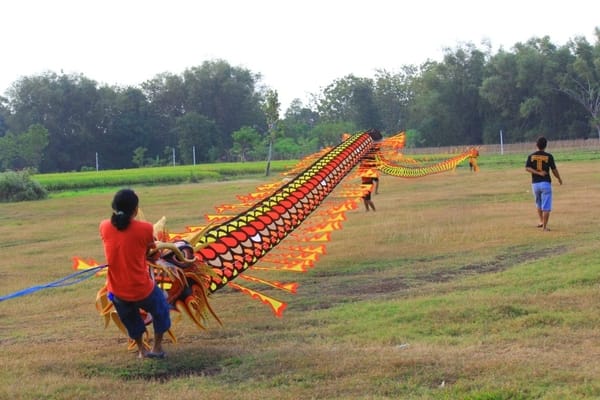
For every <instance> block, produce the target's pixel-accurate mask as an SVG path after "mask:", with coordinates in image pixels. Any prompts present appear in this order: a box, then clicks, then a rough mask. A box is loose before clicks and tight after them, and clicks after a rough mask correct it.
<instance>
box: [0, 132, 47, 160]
mask: <svg viewBox="0 0 600 400" xmlns="http://www.w3.org/2000/svg"><path fill="white" fill-rule="evenodd" d="M47 146H48V130H47V129H46V128H44V127H43V126H42V125H39V124H36V125H32V126H30V127H29V129H28V130H27V132H24V133H21V134H19V135H15V134H13V133H11V132H8V133H7V134H6V135H4V136H2V137H0V170H3V171H5V170H13V169H14V170H20V169H24V168H32V169H34V170H38V169H39V166H40V163H41V162H42V159H43V157H44V152H45V150H46V147H47Z"/></svg>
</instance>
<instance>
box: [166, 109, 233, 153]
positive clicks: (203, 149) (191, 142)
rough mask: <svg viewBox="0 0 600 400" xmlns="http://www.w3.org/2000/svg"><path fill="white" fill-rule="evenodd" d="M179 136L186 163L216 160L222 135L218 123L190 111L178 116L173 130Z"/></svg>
mask: <svg viewBox="0 0 600 400" xmlns="http://www.w3.org/2000/svg"><path fill="white" fill-rule="evenodd" d="M172 134H173V135H174V137H176V138H177V146H178V150H179V157H180V159H181V160H182V162H183V163H184V164H192V163H193V162H194V158H195V161H196V162H197V163H206V162H214V161H215V159H216V157H217V155H218V153H217V151H216V149H219V148H220V147H221V146H220V143H219V141H220V139H221V136H220V135H219V131H218V128H217V124H215V122H214V121H211V120H210V119H208V118H207V117H205V116H204V115H200V114H198V113H196V112H188V113H186V114H185V115H183V116H181V117H179V118H177V121H176V123H175V128H174V129H173V131H172Z"/></svg>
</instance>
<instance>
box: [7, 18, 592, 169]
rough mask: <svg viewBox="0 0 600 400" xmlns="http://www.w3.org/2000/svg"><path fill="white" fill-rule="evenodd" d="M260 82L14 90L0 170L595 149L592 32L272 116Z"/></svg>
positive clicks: (345, 86)
mask: <svg viewBox="0 0 600 400" xmlns="http://www.w3.org/2000/svg"><path fill="white" fill-rule="evenodd" d="M277 96H278V95H277V91H276V90H274V89H271V88H267V87H264V85H262V83H261V76H260V74H259V73H255V72H252V71H250V70H248V69H246V68H242V67H236V66H232V65H230V64H229V63H228V62H227V61H225V60H211V61H206V62H204V63H203V64H202V65H200V66H197V67H192V68H189V69H186V70H185V71H184V72H183V73H181V74H173V73H162V74H158V75H156V76H155V77H154V78H153V79H151V80H149V81H146V82H143V83H141V84H140V85H139V86H126V87H118V86H108V85H99V84H98V83H97V82H96V81H94V80H92V79H89V78H87V77H85V76H84V75H82V74H79V75H77V74H70V75H69V74H64V73H60V74H58V73H55V72H46V73H43V74H40V75H35V76H28V77H23V78H21V79H19V80H17V81H16V82H14V83H13V84H12V86H11V88H9V90H7V92H6V93H5V95H4V96H3V97H0V171H6V170H19V169H25V168H30V169H34V170H37V171H39V172H60V171H77V170H85V169H93V168H97V167H99V168H101V169H120V168H131V167H144V166H153V165H168V164H169V163H177V164H192V163H207V162H218V161H245V160H261V159H268V160H269V161H270V160H271V159H292V158H299V157H302V156H303V155H306V154H310V153H313V152H315V151H317V150H319V149H320V148H322V147H324V146H330V145H335V144H337V143H339V140H340V135H341V133H343V132H356V131H359V130H366V129H370V128H376V129H379V130H380V131H382V132H383V133H384V135H393V134H395V133H397V132H400V131H406V132H407V133H408V135H407V136H408V143H407V145H408V146H414V147H419V146H424V147H435V146H449V145H477V144H491V143H497V142H498V137H499V133H500V132H502V135H503V137H504V140H505V142H507V143H510V142H523V141H532V140H533V139H534V138H535V137H536V136H538V135H540V134H544V135H547V136H548V137H549V138H551V139H552V140H560V139H576V138H596V137H597V138H600V29H599V28H596V29H595V42H594V43H589V42H588V41H587V39H586V38H584V37H575V38H573V39H571V40H569V41H568V43H566V44H564V45H561V46H557V45H555V44H553V43H552V42H551V40H550V38H549V37H547V36H546V37H542V38H531V39H529V40H528V41H526V42H523V43H521V42H519V43H517V44H515V45H514V46H513V47H512V48H511V49H510V50H505V49H500V50H498V51H497V52H496V53H494V54H492V52H491V46H490V45H489V44H485V43H484V44H482V45H481V46H480V47H477V46H475V45H474V44H472V43H465V44H459V45H457V46H456V47H455V48H452V49H451V48H448V49H446V50H445V52H444V56H443V59H442V60H441V61H431V60H427V61H426V62H424V63H423V64H421V65H418V66H416V65H403V66H400V67H399V69H398V71H395V72H390V71H387V70H378V71H377V72H376V73H375V75H374V77H358V76H355V75H347V76H344V77H341V78H339V79H336V80H334V81H333V82H332V83H331V84H329V85H328V86H327V87H325V88H324V89H322V91H321V92H320V93H315V94H313V95H312V96H311V99H310V101H309V102H308V104H303V102H302V101H301V100H300V99H295V100H293V101H292V103H291V104H290V106H289V107H288V109H287V110H285V112H284V113H283V114H281V115H280V110H279V108H280V104H279V101H278V98H277Z"/></svg>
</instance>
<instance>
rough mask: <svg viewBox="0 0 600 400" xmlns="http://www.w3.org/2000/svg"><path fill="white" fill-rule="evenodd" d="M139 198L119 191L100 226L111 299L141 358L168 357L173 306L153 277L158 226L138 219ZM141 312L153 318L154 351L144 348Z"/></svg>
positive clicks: (144, 327)
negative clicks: (151, 257) (166, 337)
mask: <svg viewBox="0 0 600 400" xmlns="http://www.w3.org/2000/svg"><path fill="white" fill-rule="evenodd" d="M138 204H139V198H138V196H137V194H136V193H135V192H134V191H133V190H131V189H122V190H120V191H118V192H117V193H116V194H115V196H114V198H113V202H112V209H113V213H112V215H111V217H110V219H106V220H103V221H102V222H101V223H100V236H101V238H102V242H103V245H104V254H105V256H106V261H107V263H108V275H107V288H108V292H109V298H110V299H111V300H112V302H113V305H114V307H115V309H116V310H117V313H118V315H119V318H120V319H121V322H123V325H124V326H125V328H126V329H127V333H128V335H129V337H130V338H131V339H133V340H134V341H135V343H136V345H137V348H138V356H139V357H140V358H144V357H150V358H164V356H165V353H164V351H163V348H162V341H163V336H164V333H165V332H167V331H168V330H169V329H170V327H171V317H170V306H169V304H168V303H167V300H166V297H165V295H164V293H163V291H162V290H161V289H160V288H159V287H158V286H157V285H156V283H155V282H154V280H153V279H152V277H151V276H150V271H149V268H148V264H147V262H146V255H147V254H148V250H150V249H152V248H154V247H155V242H154V227H153V226H152V224H150V223H149V222H144V221H139V220H137V219H135V217H136V216H137V213H138ZM140 309H142V310H144V311H146V312H147V313H149V314H150V315H151V316H152V324H153V329H154V343H153V346H152V349H151V351H147V350H146V349H145V348H144V343H143V339H142V337H143V334H144V332H146V325H145V323H144V320H143V319H142V316H141V315H140Z"/></svg>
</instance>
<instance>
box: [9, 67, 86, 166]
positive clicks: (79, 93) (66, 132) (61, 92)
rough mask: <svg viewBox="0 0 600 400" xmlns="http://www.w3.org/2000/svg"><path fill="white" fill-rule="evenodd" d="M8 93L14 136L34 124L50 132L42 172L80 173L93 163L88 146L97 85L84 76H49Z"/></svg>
mask: <svg viewBox="0 0 600 400" xmlns="http://www.w3.org/2000/svg"><path fill="white" fill-rule="evenodd" d="M8 93H9V99H10V100H9V108H10V109H11V110H12V115H11V118H10V128H11V131H12V132H25V131H27V130H28V128H29V126H31V125H34V124H40V125H42V126H44V127H45V128H46V129H47V130H48V134H49V136H48V139H49V143H48V148H47V154H46V157H44V159H43V160H42V163H41V166H40V170H41V171H42V172H50V171H69V170H77V169H79V168H80V167H81V166H83V165H86V164H89V163H90V162H93V161H92V160H93V159H94V153H93V149H91V148H90V146H89V143H90V142H91V140H92V137H93V136H94V134H95V129H96V123H95V122H96V121H95V120H94V118H91V117H90V110H93V109H94V104H95V102H96V100H97V90H96V82H94V81H92V80H89V79H87V78H85V77H84V76H82V75H66V74H61V75H58V74H56V73H52V72H48V73H45V74H42V75H39V76H33V77H24V78H22V79H20V80H19V81H17V82H16V83H14V84H13V86H12V87H11V88H10V89H9V91H8Z"/></svg>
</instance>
